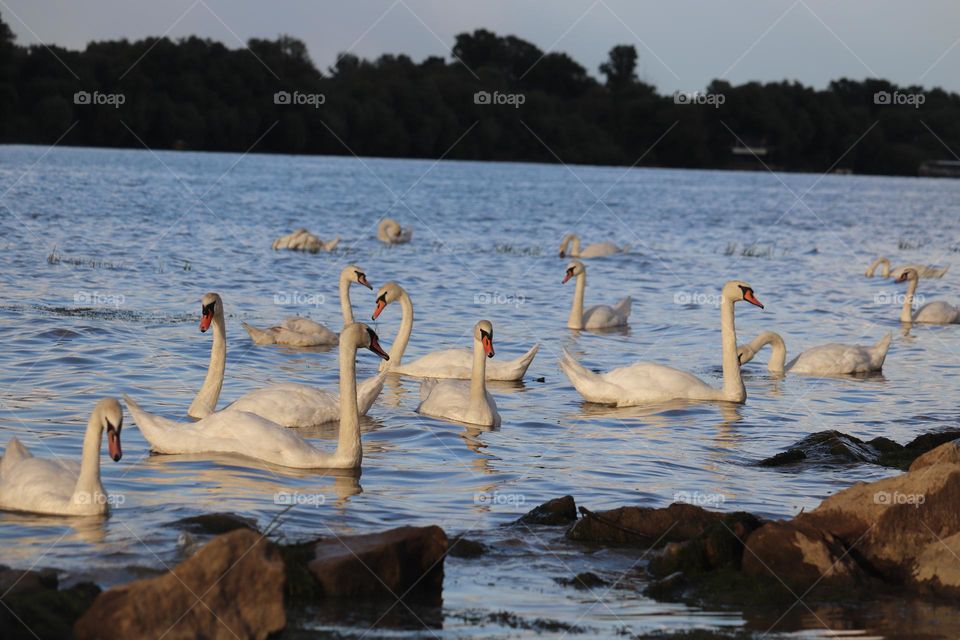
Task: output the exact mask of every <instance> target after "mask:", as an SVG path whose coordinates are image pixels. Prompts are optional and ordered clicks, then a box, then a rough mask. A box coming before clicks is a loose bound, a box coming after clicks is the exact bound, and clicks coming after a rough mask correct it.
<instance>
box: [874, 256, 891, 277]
mask: <svg viewBox="0 0 960 640" xmlns="http://www.w3.org/2000/svg"><path fill="white" fill-rule="evenodd" d="M877 261H878V262H879V263H880V264H882V265H883V270H881V271H880V275H881V276H883V277H884V278H889V277H890V261H889V260H887V259H886V258H885V257H883V256H880V257H879V258H877Z"/></svg>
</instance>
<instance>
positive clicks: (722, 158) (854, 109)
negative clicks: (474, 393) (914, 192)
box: [0, 19, 960, 175]
mask: <svg viewBox="0 0 960 640" xmlns="http://www.w3.org/2000/svg"><path fill="white" fill-rule="evenodd" d="M637 62H638V55H637V52H636V49H635V48H634V47H633V46H630V45H617V46H615V47H613V48H612V49H611V50H610V53H609V57H608V59H607V60H606V61H605V62H604V63H603V64H601V65H600V66H599V69H598V71H599V74H598V76H597V77H594V76H592V75H591V74H590V73H588V71H587V69H585V68H584V67H583V66H581V65H580V64H579V63H577V62H576V61H574V60H573V59H572V58H570V56H568V55H566V54H564V53H560V52H544V51H542V50H541V49H539V48H538V47H536V46H535V45H533V44H532V43H530V42H527V41H525V40H522V39H520V38H517V37H515V36H500V35H497V34H495V33H492V32H490V31H487V30H484V29H477V30H475V31H474V32H472V33H461V34H459V35H458V36H456V40H455V43H454V46H453V49H452V51H451V55H450V57H449V58H448V59H445V58H441V57H428V58H426V59H425V60H423V61H422V62H419V63H417V62H414V61H413V60H412V59H411V58H410V57H408V56H406V55H402V54H398V55H382V56H380V57H378V58H376V59H375V60H367V59H362V58H359V57H357V56H355V55H353V54H349V53H348V54H343V55H341V56H340V57H339V58H338V59H337V60H336V62H335V63H334V64H333V65H332V66H330V67H329V68H327V69H326V70H323V71H321V70H320V69H318V67H317V66H316V65H315V64H314V63H313V61H312V60H311V59H310V57H309V55H308V53H307V48H306V46H305V45H304V43H303V42H301V41H300V40H297V39H295V38H291V37H288V36H281V37H279V38H277V39H276V40H265V39H251V40H249V41H248V43H247V48H245V49H228V48H227V47H225V46H224V45H223V44H222V43H219V42H216V41H213V40H209V39H202V38H197V37H188V38H183V39H179V40H171V39H168V38H160V39H144V40H138V41H134V42H130V41H127V40H116V41H104V42H91V43H90V44H88V45H87V47H86V48H85V49H84V50H82V51H74V50H68V49H65V48H62V47H57V46H44V45H31V46H21V45H18V44H17V43H16V41H15V38H14V35H13V33H12V31H11V30H10V28H9V26H8V25H7V24H6V23H4V22H3V20H2V19H0V142H4V143H36V144H51V143H54V142H56V141H57V140H60V144H64V145H82V146H109V147H129V148H138V147H142V146H143V145H146V146H148V147H150V148H153V149H194V150H210V151H241V152H242V151H247V150H248V149H250V148H251V146H252V145H254V143H256V146H255V149H254V150H255V151H258V152H275V153H297V154H301V153H302V154H331V155H347V154H357V155H361V156H383V157H411V158H439V157H447V158H455V159H472V160H511V161H537V162H560V161H562V162H566V163H578V164H608V165H633V164H635V163H636V164H638V165H640V166H662V167H687V168H743V167H752V168H762V167H764V166H767V167H770V168H774V169H781V170H788V171H815V172H821V171H827V170H844V171H853V172H855V173H868V174H894V175H916V174H917V171H918V167H919V166H920V164H921V163H922V162H924V161H927V160H937V159H941V160H953V159H956V157H955V156H954V154H953V151H951V150H957V151H958V152H960V95H958V94H956V93H949V92H946V91H943V90H941V89H929V90H924V89H922V88H921V87H898V86H896V85H893V84H892V83H890V82H887V81H885V80H876V79H868V80H863V81H857V80H849V79H840V80H836V81H833V82H831V83H830V85H829V86H828V87H827V88H826V89H823V90H818V89H814V88H812V87H807V86H804V85H802V84H799V83H797V82H787V81H783V82H771V83H758V82H748V83H745V84H741V85H737V86H733V85H731V84H730V83H728V82H725V81H722V80H714V81H713V82H712V83H711V84H710V85H709V86H708V87H706V88H704V89H702V90H701V91H699V92H697V93H693V94H671V95H661V94H659V93H658V92H657V91H656V89H655V88H654V87H653V86H651V85H649V84H647V83H645V82H642V81H641V80H640V79H639V78H638V77H637V73H636V70H637ZM74 125H75V126H74ZM71 127H72V128H71ZM68 131H69V133H66V135H64V133H65V132H68ZM261 136H262V139H261ZM61 137H62V140H61ZM258 140H259V142H257V141H258Z"/></svg>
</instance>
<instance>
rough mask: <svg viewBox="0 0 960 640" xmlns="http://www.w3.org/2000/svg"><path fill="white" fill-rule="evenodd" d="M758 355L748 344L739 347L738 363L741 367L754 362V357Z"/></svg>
mask: <svg viewBox="0 0 960 640" xmlns="http://www.w3.org/2000/svg"><path fill="white" fill-rule="evenodd" d="M756 355H757V352H756V351H754V350H753V348H752V347H751V346H750V345H748V344H743V345H740V346H739V347H737V362H738V363H740V364H741V365H744V364H747V363H748V362H750V361H751V360H753V358H754V356H756Z"/></svg>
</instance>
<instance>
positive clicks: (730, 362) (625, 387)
mask: <svg viewBox="0 0 960 640" xmlns="http://www.w3.org/2000/svg"><path fill="white" fill-rule="evenodd" d="M740 300H746V301H747V302H749V303H750V304H753V305H756V306H758V307H760V308H761V309H762V308H763V305H762V304H760V301H759V300H757V298H756V296H755V295H754V294H753V289H752V288H751V287H750V285H749V284H747V283H746V282H741V281H739V280H731V281H730V282H727V283H726V284H725V285H724V287H723V295H722V298H721V302H720V333H721V337H722V345H723V388H721V389H715V388H713V387H712V386H710V385H708V384H707V383H706V382H703V381H702V380H700V379H699V378H697V377H696V376H694V375H692V374H689V373H687V372H686V371H680V370H679V369H674V368H673V367H667V366H664V365H661V364H655V363H652V362H639V363H637V364H634V365H630V366H627V367H621V368H619V369H614V370H613V371H610V372H608V373H600V374H598V373H594V372H592V371H590V370H589V369H587V368H586V367H584V366H583V365H581V364H580V363H578V362H577V361H576V360H575V359H574V357H573V356H572V355H570V353H568V352H567V351H564V354H563V358H562V359H561V361H560V368H561V369H563V372H564V373H565V374H567V377H568V378H569V379H570V382H572V383H573V386H574V387H576V389H577V391H579V392H580V395H582V396H583V397H584V398H585V399H586V400H587V401H588V402H596V403H599V404H612V405H616V406H618V407H629V406H633V405H638V404H644V403H648V402H665V401H667V400H725V401H727V402H738V403H743V402H744V401H746V399H747V391H746V389H745V388H744V386H743V380H742V379H741V378H740V363H739V362H738V361H737V334H736V329H735V327H734V321H733V315H734V314H733V305H734V303H735V302H738V301H740Z"/></svg>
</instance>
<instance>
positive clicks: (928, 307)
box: [897, 269, 960, 324]
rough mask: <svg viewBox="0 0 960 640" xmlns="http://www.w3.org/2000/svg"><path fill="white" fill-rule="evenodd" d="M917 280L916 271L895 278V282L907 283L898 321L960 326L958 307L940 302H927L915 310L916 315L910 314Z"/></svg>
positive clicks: (906, 272)
mask: <svg viewBox="0 0 960 640" xmlns="http://www.w3.org/2000/svg"><path fill="white" fill-rule="evenodd" d="M919 280H920V275H919V273H918V272H917V271H916V269H907V270H905V271H904V272H903V274H902V275H901V276H900V277H899V278H897V282H909V284H908V285H907V295H906V298H905V299H904V301H903V307H902V308H901V309H900V321H901V322H908V323H910V322H917V323H922V324H960V307H955V306H953V305H952V304H950V303H947V302H943V301H942V300H935V301H933V302H928V303H927V304H925V305H923V306H922V307H920V308H919V309H917V311H916V313H912V309H913V297H914V296H915V295H916V293H917V284H918V282H919Z"/></svg>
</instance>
